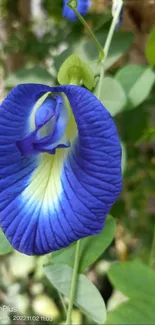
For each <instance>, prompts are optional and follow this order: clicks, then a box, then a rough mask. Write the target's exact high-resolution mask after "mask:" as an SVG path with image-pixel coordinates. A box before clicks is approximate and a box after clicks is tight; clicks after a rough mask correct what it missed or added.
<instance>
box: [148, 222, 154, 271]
mask: <svg viewBox="0 0 155 325" xmlns="http://www.w3.org/2000/svg"><path fill="white" fill-rule="evenodd" d="M149 265H150V267H151V268H152V269H153V270H155V226H154V233H153V240H152V247H151V253H150V261H149Z"/></svg>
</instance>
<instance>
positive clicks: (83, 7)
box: [63, 0, 91, 21]
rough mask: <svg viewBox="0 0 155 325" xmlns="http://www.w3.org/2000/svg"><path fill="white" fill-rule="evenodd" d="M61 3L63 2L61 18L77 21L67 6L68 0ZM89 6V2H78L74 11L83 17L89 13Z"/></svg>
mask: <svg viewBox="0 0 155 325" xmlns="http://www.w3.org/2000/svg"><path fill="white" fill-rule="evenodd" d="M63 1H64V7H63V16H64V17H66V18H67V19H69V20H72V21H75V20H77V19H78V18H77V16H76V15H75V13H74V11H73V10H72V9H71V8H69V7H68V6H67V2H68V0H63ZM90 6H91V0H78V5H77V8H76V9H77V11H78V12H79V13H80V14H81V16H85V15H87V13H88V11H89V7H90Z"/></svg>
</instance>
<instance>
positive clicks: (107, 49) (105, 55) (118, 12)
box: [97, 0, 123, 99]
mask: <svg viewBox="0 0 155 325" xmlns="http://www.w3.org/2000/svg"><path fill="white" fill-rule="evenodd" d="M122 7H123V1H122V0H120V1H119V3H118V8H117V11H116V13H115V16H114V18H113V20H112V23H111V26H110V30H109V33H108V36H107V39H106V42H105V46H104V49H103V52H104V58H103V59H102V61H101V74H100V80H99V86H98V93H97V97H98V98H99V99H100V97H101V92H102V83H103V79H104V73H105V62H106V59H107V56H108V53H109V49H110V45H111V41H112V37H113V35H114V32H115V28H116V25H117V23H118V19H119V16H120V13H121V9H122Z"/></svg>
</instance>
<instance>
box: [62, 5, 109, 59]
mask: <svg viewBox="0 0 155 325" xmlns="http://www.w3.org/2000/svg"><path fill="white" fill-rule="evenodd" d="M67 5H68V7H69V8H71V9H72V10H73V11H74V13H75V15H76V16H77V17H78V19H79V20H80V22H81V23H82V25H83V26H84V27H85V28H86V29H87V31H88V33H89V34H90V36H91V37H92V39H93V41H94V43H95V45H96V47H97V49H98V51H99V61H100V60H102V59H103V57H104V51H103V49H102V47H101V45H100V43H99V42H98V40H97V38H96V37H95V35H94V33H93V31H92V30H91V28H90V27H89V25H88V24H87V22H86V21H85V19H84V18H83V17H82V16H81V15H80V13H79V12H78V11H77V10H76V8H75V7H74V6H73V5H72V3H71V1H69V2H68V3H67Z"/></svg>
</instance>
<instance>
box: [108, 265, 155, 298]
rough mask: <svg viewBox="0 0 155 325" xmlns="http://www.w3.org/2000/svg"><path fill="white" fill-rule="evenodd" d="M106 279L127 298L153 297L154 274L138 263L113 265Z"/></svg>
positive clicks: (154, 293) (154, 290)
mask: <svg viewBox="0 0 155 325" xmlns="http://www.w3.org/2000/svg"><path fill="white" fill-rule="evenodd" d="M108 277H109V279H110V281H111V282H112V284H113V285H114V287H115V288H116V289H118V290H119V291H121V292H122V293H123V294H124V295H125V296H127V297H130V298H137V297H142V296H143V297H145V296H149V297H150V299H152V298H153V297H155V273H154V272H153V271H152V270H151V269H150V268H149V267H147V266H146V265H144V264H142V263H140V262H137V261H134V262H125V263H116V264H113V265H112V267H111V268H110V270H109V271H108Z"/></svg>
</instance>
